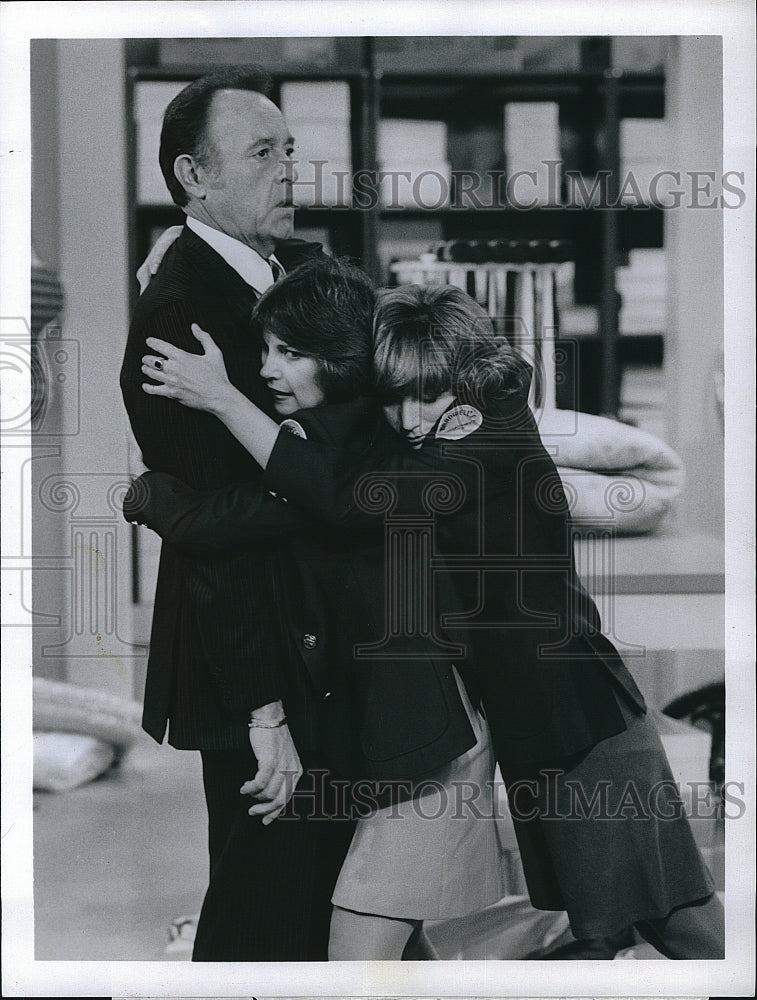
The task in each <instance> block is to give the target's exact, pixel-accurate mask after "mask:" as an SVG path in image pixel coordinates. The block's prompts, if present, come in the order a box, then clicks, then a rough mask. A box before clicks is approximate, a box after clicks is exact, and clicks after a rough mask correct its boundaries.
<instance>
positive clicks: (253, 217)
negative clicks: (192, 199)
mask: <svg viewBox="0 0 757 1000" xmlns="http://www.w3.org/2000/svg"><path fill="white" fill-rule="evenodd" d="M208 141H209V147H210V152H211V158H210V161H209V163H208V165H207V170H206V177H205V187H206V197H205V199H204V202H203V205H204V209H205V211H206V212H207V214H208V215H209V216H210V218H211V219H212V221H213V222H214V223H215V225H216V226H217V227H218V229H220V230H221V231H222V232H224V233H227V234H228V235H229V236H233V237H234V238H235V239H238V240H240V241H241V242H242V243H246V244H247V245H248V246H251V247H253V248H254V249H255V250H257V251H258V252H259V253H262V254H263V255H264V256H266V257H267V256H268V255H269V254H270V253H271V251H272V250H273V245H274V240H279V239H287V238H288V237H290V236H291V235H292V229H293V224H294V207H293V204H292V184H293V182H294V174H293V164H292V163H291V162H290V161H291V158H292V156H293V155H294V141H293V139H292V137H291V135H290V134H289V129H288V128H287V124H286V122H285V121H284V116H283V115H282V114H281V112H280V111H279V109H278V108H277V107H276V105H275V104H273V103H272V102H271V101H269V100H268V98H267V97H264V96H263V95H262V94H258V93H255V92H253V91H247V90H222V91H218V92H217V93H216V94H215V95H214V97H213V103H212V104H211V107H210V113H209V116H208Z"/></svg>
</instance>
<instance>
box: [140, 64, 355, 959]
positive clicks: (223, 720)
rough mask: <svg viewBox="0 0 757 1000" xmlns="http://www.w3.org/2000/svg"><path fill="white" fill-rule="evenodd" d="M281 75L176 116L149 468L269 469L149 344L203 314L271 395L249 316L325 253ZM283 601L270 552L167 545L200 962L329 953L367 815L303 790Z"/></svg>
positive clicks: (166, 721) (258, 398)
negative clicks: (359, 823)
mask: <svg viewBox="0 0 757 1000" xmlns="http://www.w3.org/2000/svg"><path fill="white" fill-rule="evenodd" d="M268 87H269V81H268V79H267V77H266V76H265V74H263V73H261V72H259V71H257V70H254V69H253V70H230V71H229V70H224V71H221V72H218V73H215V74H212V75H210V76H206V77H203V78H201V79H199V80H196V81H195V82H194V83H192V84H190V85H189V86H188V87H186V88H185V89H184V90H183V91H182V92H181V93H180V94H179V95H178V96H177V97H176V98H175V99H174V100H173V101H172V102H171V104H170V105H169V106H168V108H167V110H166V113H165V116H164V121H163V129H162V133H161V144H160V165H161V169H162V171H163V175H164V178H165V180H166V184H167V186H168V189H169V191H170V192H171V196H172V198H173V200H174V202H176V204H178V205H180V206H181V207H182V209H183V210H184V212H185V213H186V216H187V222H186V226H185V227H184V229H183V230H182V233H181V235H180V237H179V238H178V240H177V241H176V242H175V244H173V245H172V246H171V248H170V249H169V251H168V252H167V253H166V256H165V258H164V260H163V262H162V264H161V266H160V269H159V271H158V273H157V274H156V275H155V277H154V278H153V280H152V281H151V282H150V285H149V287H148V288H147V290H146V291H145V293H144V294H143V295H142V296H141V297H140V300H139V302H138V304H137V307H136V309H135V312H134V316H133V319H132V323H131V327H130V331H129V337H128V342H127V346H126V352H125V357H124V361H123V366H122V370H121V388H122V392H123V397H124V402H125V404H126V408H127V411H128V414H129V419H130V421H131V426H132V429H133V431H134V434H135V436H136V439H137V442H138V443H139V446H140V448H141V450H142V454H143V456H144V460H145V462H146V463H147V465H148V466H149V467H150V468H152V469H155V470H160V471H163V472H170V473H172V474H173V475H175V476H177V477H179V478H180V479H182V480H184V481H185V482H186V483H188V484H190V485H192V486H193V487H195V488H198V489H207V488H213V487H221V486H228V485H233V484H236V483H242V482H245V481H247V482H249V481H251V480H252V481H255V480H258V481H259V480H260V471H259V468H258V467H257V466H256V465H255V463H254V462H253V461H252V459H251V458H250V456H249V455H248V454H247V452H246V451H245V450H244V449H243V448H242V447H241V446H240V445H239V444H238V443H237V442H236V441H235V440H234V439H233V438H232V436H231V435H230V434H229V433H228V432H227V430H226V429H225V428H224V427H223V426H222V424H221V423H220V422H219V421H217V420H215V418H213V417H212V416H210V415H208V414H206V413H200V412H199V411H197V410H191V409H188V408H186V407H182V406H180V405H179V404H177V403H176V402H173V401H170V400H166V399H161V398H158V397H156V396H151V395H147V394H146V393H144V392H143V390H142V388H141V386H142V383H143V381H144V376H143V375H142V373H141V359H142V355H143V354H145V353H146V345H145V341H146V339H147V338H148V337H160V338H162V339H164V340H167V341H170V342H172V343H174V344H176V345H177V346H179V347H182V348H184V349H185V350H190V351H192V350H194V351H196V350H198V345H197V341H196V340H195V339H194V337H193V334H192V332H191V324H192V323H199V324H200V326H202V327H203V329H206V330H211V331H212V332H213V334H214V336H215V337H216V339H217V342H218V344H219V346H220V347H221V350H222V351H223V353H224V357H225V360H226V365H227V368H228V370H229V372H230V373H231V377H232V379H233V380H234V382H235V384H236V385H237V386H238V388H239V389H240V390H241V391H243V392H244V393H245V394H247V395H248V396H249V397H250V398H251V399H253V400H254V401H255V402H257V403H258V404H260V405H261V406H263V407H264V408H268V406H269V403H268V400H267V395H266V391H265V386H264V384H263V382H262V380H261V379H260V377H259V369H260V343H259V342H258V341H257V340H256V338H255V337H254V335H252V334H251V333H250V325H249V315H250V311H251V309H252V307H253V305H254V303H255V302H256V301H257V299H258V298H259V296H260V295H261V294H262V292H264V291H265V290H266V288H268V287H269V286H270V285H271V284H272V283H273V282H274V281H275V280H276V278H277V276H278V275H279V274H281V273H284V272H285V271H286V270H287V269H291V268H292V267H295V266H296V265H297V264H298V263H301V262H302V261H303V260H305V259H307V258H308V257H309V256H312V255H313V254H317V253H319V252H320V247H319V246H318V245H317V244H307V243H304V242H302V241H297V240H293V239H291V236H292V228H293V205H292V197H291V188H292V183H293V180H294V175H293V170H292V163H291V158H292V155H293V139H292V137H291V136H290V134H289V130H288V128H287V125H286V122H285V121H284V118H283V116H282V114H281V112H280V111H279V109H278V108H277V107H276V106H275V105H274V104H273V103H272V102H271V101H270V100H269V99H268V98H267V96H266V92H267V90H268ZM272 544H273V543H272ZM279 598H280V595H279V594H277V593H276V583H275V577H274V575H273V574H272V573H271V572H270V565H269V560H268V559H267V558H266V554H265V550H264V549H261V554H260V557H259V559H258V560H252V559H250V558H249V556H247V555H245V556H242V555H240V557H239V558H238V559H237V560H233V559H228V558H224V559H219V560H213V559H212V558H209V559H192V558H189V557H186V556H180V555H179V554H178V553H176V552H174V551H172V550H171V549H170V548H169V547H164V548H163V551H162V553H161V562H160V570H159V575H158V583H157V589H156V595H155V608H154V615H153V628H152V636H151V642H150V656H149V661H148V672H147V682H146V688H145V698H144V715H143V726H144V728H145V730H146V731H147V732H148V733H149V734H150V735H151V736H152V737H153V738H154V739H156V740H157V741H158V742H162V740H163V738H164V736H165V732H166V728H167V727H168V741H169V743H170V744H171V745H172V746H174V747H177V748H179V749H193V750H200V752H201V755H202V763H203V780H204V787H205V797H206V802H207V806H208V817H209V850H210V885H209V888H208V892H207V894H206V896H205V900H204V903H203V908H202V913H201V915H200V920H199V924H198V928H197V934H196V939H195V949H194V955H193V958H194V960H196V961H198V960H199V961H254V960H257V961H275V960H290V961H297V960H300V961H302V960H311V959H315V960H318V959H325V958H326V956H327V939H328V924H329V916H330V895H331V886H332V885H333V882H334V881H335V879H336V876H337V874H338V871H339V867H340V865H341V860H342V857H343V855H344V852H345V850H346V847H347V845H348V843H349V837H350V833H351V827H350V824H349V823H347V822H336V823H333V822H306V821H305V819H304V812H305V811H306V810H307V809H308V808H309V809H312V808H313V806H314V804H315V807H316V809H317V808H324V809H325V808H327V806H326V803H322V802H320V801H319V795H320V794H321V793H322V792H323V789H324V783H323V782H322V781H321V782H318V781H314V782H313V797H312V798H311V800H309V799H308V797H307V796H302V797H301V801H300V803H299V804H298V805H296V804H294V803H292V802H291V801H290V796H291V794H292V790H293V787H294V784H295V782H296V781H297V780H298V779H301V780H300V786H302V785H303V784H305V783H306V781H307V778H308V769H312V768H316V767H318V765H319V760H318V756H317V751H316V749H315V745H314V742H313V741H311V740H310V739H309V736H310V734H311V730H312V729H313V728H314V727H313V725H311V723H312V719H313V716H314V708H315V706H314V699H315V694H314V692H313V690H312V689H311V687H310V686H309V682H308V678H307V676H306V672H305V671H304V669H302V664H301V663H300V664H298V663H297V657H296V656H293V655H292V652H293V651H292V649H291V647H290V646H288V645H287V642H288V640H287V638H286V637H285V636H284V634H283V632H282V630H281V628H280V625H279V621H278V618H279V616H278V615H277V613H276V609H277V607H278V606H279V603H280V600H279ZM313 638H314V637H313V636H311V635H308V636H307V637H304V639H305V640H307V642H313ZM315 641H316V642H317V636H316V637H315ZM285 698H286V704H287V711H290V704H291V705H292V708H293V710H294V714H295V715H296V717H297V726H298V732H297V747H296V748H295V743H294V740H293V737H292V734H291V732H290V727H289V725H288V724H287V720H286V717H285V711H284V699H285ZM290 714H292V713H291V712H290ZM303 769H304V771H305V777H304V778H301V776H302V774H303ZM253 776H254V777H253ZM251 778H252V781H250V780H249V779H251ZM243 784H244V785H245V792H246V795H242V794H241V793H240V788H241V786H242V785H243ZM247 796H251V799H252V801H251V799H250V798H248V797H247ZM288 803H289V804H288ZM248 810H249V811H248ZM298 810H299V811H301V812H302V813H303V815H302V816H299V815H298ZM282 813H283V814H284V815H282ZM278 817H281V819H279V822H276V823H274V822H273V821H274V820H276V819H277V818H278Z"/></svg>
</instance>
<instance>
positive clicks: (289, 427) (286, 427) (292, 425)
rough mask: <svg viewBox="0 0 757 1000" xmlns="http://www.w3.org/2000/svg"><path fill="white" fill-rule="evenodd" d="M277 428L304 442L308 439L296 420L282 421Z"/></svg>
mask: <svg viewBox="0 0 757 1000" xmlns="http://www.w3.org/2000/svg"><path fill="white" fill-rule="evenodd" d="M279 426H280V427H281V429H282V430H283V431H289V433H290V434H294V436H295V437H298V438H305V440H306V441H307V439H308V436H307V434H306V433H305V428H304V427H303V426H302V424H301V423H299V421H297V420H282V421H281V423H280V424H279Z"/></svg>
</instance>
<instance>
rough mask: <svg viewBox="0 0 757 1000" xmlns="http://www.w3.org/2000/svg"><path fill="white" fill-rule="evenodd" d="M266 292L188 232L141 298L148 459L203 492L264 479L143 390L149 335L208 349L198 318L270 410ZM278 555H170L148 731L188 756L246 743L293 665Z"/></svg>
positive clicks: (131, 386) (207, 422)
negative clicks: (280, 607)
mask: <svg viewBox="0 0 757 1000" xmlns="http://www.w3.org/2000/svg"><path fill="white" fill-rule="evenodd" d="M319 252H320V246H319V245H317V244H309V243H304V242H302V241H299V240H292V241H286V242H284V243H282V244H280V245H279V246H277V248H276V255H277V257H278V259H279V260H280V261H281V263H282V264H283V266H284V268H285V269H287V270H289V269H291V268H293V267H295V266H296V265H297V264H299V263H301V262H302V261H303V260H305V259H306V258H307V257H309V256H312V255H313V254H316V253H319ZM256 299H257V294H256V292H255V291H254V290H253V289H252V288H250V287H249V286H248V285H247V284H246V283H245V282H244V281H243V280H242V278H241V277H240V276H239V275H238V274H237V272H236V271H234V270H233V268H231V267H230V266H229V265H228V264H227V263H226V262H225V261H224V260H223V258H221V257H220V256H219V255H218V254H217V253H216V252H215V251H214V250H213V249H211V247H210V246H208V244H207V243H205V241H204V240H202V239H200V238H199V237H198V236H197V235H196V234H195V233H193V232H192V231H191V230H190V229H188V228H185V229H184V230H183V231H182V233H181V235H180V237H179V238H178V240H177V241H176V242H175V243H174V244H173V245H172V246H171V247H170V249H169V250H168V252H167V253H166V256H165V258H164V260H163V262H162V264H161V267H160V269H159V271H158V273H157V274H156V275H155V277H154V278H153V280H152V281H151V282H150V285H149V286H148V288H147V290H146V291H145V292H144V294H143V295H142V296H140V299H139V301H138V303H137V307H136V309H135V311H134V316H133V318H132V323H131V327H130V329H129V336H128V340H127V344H126V351H125V355H124V360H123V365H122V368H121V390H122V393H123V398H124V402H125V404H126V409H127V411H128V414H129V419H130V421H131V426H132V429H133V431H134V434H135V436H136V438H137V441H138V442H139V445H140V447H141V449H142V453H143V455H144V459H145V462H146V463H147V465H148V466H149V467H150V468H151V469H157V470H160V471H163V472H166V473H170V474H172V475H174V476H178V477H180V478H181V479H182V480H183V481H184V482H186V483H188V484H189V485H191V486H193V487H195V488H198V489H207V488H210V487H220V486H226V485H229V484H233V483H241V482H245V481H250V480H257V481H259V477H260V473H259V469H258V467H257V466H256V464H255V463H254V462H253V461H252V459H251V458H250V456H249V454H248V453H247V452H246V451H245V450H244V448H242V447H241V445H239V444H238V442H237V441H236V440H235V439H234V438H233V437H232V435H231V434H229V432H228V431H227V430H226V428H225V427H224V426H223V425H222V424H221V423H220V421H218V420H216V419H215V418H214V417H212V416H210V415H209V414H207V413H202V412H200V411H198V410H191V409H189V408H187V407H184V406H181V405H180V404H179V403H177V402H175V401H173V400H169V399H165V398H161V397H157V396H149V395H147V394H146V393H145V392H143V391H142V388H141V386H142V383H143V382H144V381H145V377H144V376H143V374H142V372H141V359H142V355H143V354H145V353H149V351H147V350H146V346H145V340H146V338H147V337H150V336H153V337H159V338H161V339H163V340H167V341H170V342H171V343H173V344H176V345H177V346H179V347H181V348H183V349H184V350H188V351H193V352H198V351H199V345H198V343H197V341H196V340H195V338H194V336H193V335H192V332H191V329H190V325H191V324H192V323H193V322H196V323H199V324H200V326H201V327H202V328H203V329H205V330H207V331H208V332H209V333H210V334H212V336H213V338H214V339H215V341H216V343H217V344H218V345H219V347H220V348H221V350H222V351H223V354H224V358H225V360H226V365H227V368H228V371H229V376H230V378H231V379H232V380H233V381H234V382H235V384H236V386H237V387H238V388H239V389H240V390H241V391H242V392H244V393H245V394H246V395H248V396H249V397H250V398H251V399H253V400H255V401H256V402H258V403H259V404H261V405H263V406H266V405H268V404H267V395H266V390H265V386H264V384H263V382H262V380H261V379H260V377H259V370H260V343H259V341H258V340H257V339H256V337H255V336H253V335H252V334H251V332H250V327H249V314H250V311H251V309H252V307H253V305H254V303H255V301H256ZM274 587H275V578H274V576H273V575H272V571H271V565H270V558H269V556H268V555H267V554H266V552H265V550H264V549H262V548H261V550H260V554H259V559H258V561H257V562H255V563H251V562H250V560H248V559H246V558H244V559H243V558H238V559H236V560H235V559H227V560H226V561H225V562H223V563H211V562H208V561H206V560H202V559H195V558H193V557H191V556H185V555H179V554H177V553H176V552H174V551H172V550H171V549H169V548H167V547H165V546H164V547H163V550H162V552H161V560H160V569H159V574H158V583H157V589H156V595H155V608H154V612H153V625H152V636H151V641H150V656H149V661H148V668H147V682H146V687H145V699H144V714H143V726H144V728H145V730H146V731H147V732H148V733H149V734H150V735H151V736H153V737H154V738H155V739H156V740H158V741H159V742H160V741H162V739H163V737H164V735H165V731H166V725H167V723H168V720H169V719H170V729H169V742H170V743H171V744H172V745H173V746H175V747H179V748H182V749H205V750H222V749H231V748H235V747H238V748H243V747H245V746H248V745H249V744H248V735H247V727H246V720H247V717H248V713H249V712H250V710H251V709H253V708H255V707H258V706H260V705H264V704H267V703H269V702H271V701H275V700H277V699H278V698H279V697H280V694H281V685H282V680H281V678H282V676H284V674H285V673H286V671H287V670H288V669H289V667H288V660H287V656H286V652H285V650H284V649H283V646H282V640H281V636H280V634H279V633H278V631H277V627H276V622H275V615H274V614H273V613H272V612H273V611H274V609H275V608H276V607H277V604H278V595H277V593H276V592H275V590H274V589H273V588H274Z"/></svg>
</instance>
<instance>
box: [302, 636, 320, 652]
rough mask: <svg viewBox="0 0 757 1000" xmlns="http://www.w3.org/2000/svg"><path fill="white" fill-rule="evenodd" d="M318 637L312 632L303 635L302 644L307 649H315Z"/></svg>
mask: <svg viewBox="0 0 757 1000" xmlns="http://www.w3.org/2000/svg"><path fill="white" fill-rule="evenodd" d="M317 643H318V639H317V638H316V637H315V636H314V635H313V634H312V633H310V632H308V633H307V634H306V635H303V637H302V645H303V646H304V647H305V649H315V647H316V645H317Z"/></svg>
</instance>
